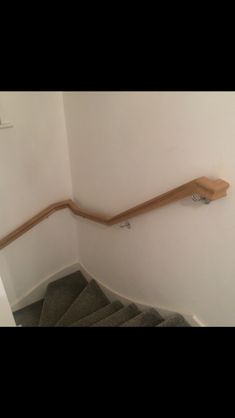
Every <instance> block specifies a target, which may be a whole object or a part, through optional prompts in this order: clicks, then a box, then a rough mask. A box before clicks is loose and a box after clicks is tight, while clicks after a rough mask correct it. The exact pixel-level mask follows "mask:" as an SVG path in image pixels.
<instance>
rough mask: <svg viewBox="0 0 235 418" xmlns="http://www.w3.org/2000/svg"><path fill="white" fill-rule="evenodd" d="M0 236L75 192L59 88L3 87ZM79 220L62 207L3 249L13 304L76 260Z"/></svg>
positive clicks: (1, 268)
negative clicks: (9, 124) (6, 125)
mask: <svg viewBox="0 0 235 418" xmlns="http://www.w3.org/2000/svg"><path fill="white" fill-rule="evenodd" d="M0 118H1V120H2V121H4V120H7V121H9V120H10V121H12V122H13V125H14V127H13V128H9V129H0V196H1V205H0V219H1V222H0V237H3V236H4V235H6V234H7V233H9V232H11V231H12V229H14V228H16V227H17V226H19V225H20V224H21V223H23V222H25V221H26V220H28V218H29V217H31V216H33V215H35V214H36V213H37V212H39V211H40V210H42V209H44V208H45V207H46V206H48V205H49V204H51V203H53V202H56V201H58V200H63V199H66V198H68V197H70V196H72V186H71V176H70V165H69V154H68V147H67V136H66V128H65V119H64V108H63V98H62V93H60V92H0ZM74 225H75V220H74V218H73V217H72V216H71V214H70V213H69V212H67V211H61V212H58V213H56V214H54V215H53V216H52V217H50V218H48V219H47V220H45V221H43V222H42V223H41V224H39V225H37V226H36V227H35V228H34V229H32V230H30V231H29V232H27V233H26V234H25V235H24V236H22V237H21V238H19V239H18V240H17V241H15V242H14V243H12V244H10V245H9V246H8V247H6V249H4V250H1V254H0V257H1V258H0V272H1V274H2V280H3V282H4V286H5V289H6V292H7V296H8V298H9V301H10V303H11V304H14V303H15V302H16V301H18V299H20V298H22V297H23V296H24V295H25V293H27V292H28V291H29V290H30V289H31V288H32V287H34V286H35V284H37V283H38V282H39V281H41V280H43V279H44V278H45V277H47V276H48V275H50V274H53V273H54V272H55V271H58V270H59V268H63V267H64V266H67V265H69V264H72V263H73V262H74V261H75V260H77V252H78V250H77V237H76V232H75V228H74Z"/></svg>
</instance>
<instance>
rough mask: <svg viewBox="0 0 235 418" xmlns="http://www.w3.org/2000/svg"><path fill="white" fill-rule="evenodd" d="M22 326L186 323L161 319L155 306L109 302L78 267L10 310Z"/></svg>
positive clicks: (180, 319)
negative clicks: (22, 305)
mask: <svg viewBox="0 0 235 418" xmlns="http://www.w3.org/2000/svg"><path fill="white" fill-rule="evenodd" d="M13 315H14V318H15V322H16V325H18V326H22V327H189V326H190V325H189V324H188V323H187V322H186V321H185V319H184V318H183V316H182V315H179V314H175V315H172V316H170V317H168V318H167V319H165V320H164V319H163V318H162V317H161V316H160V314H159V313H158V312H157V311H156V310H155V309H152V308H150V309H146V310H144V311H143V312H141V311H140V310H139V309H138V308H137V307H136V306H135V305H134V304H130V305H129V306H124V305H123V304H122V303H121V302H119V301H115V302H110V301H109V300H108V298H107V297H106V295H105V294H104V293H103V291H102V290H101V289H100V287H99V286H98V284H97V283H96V281H95V280H91V281H90V282H88V281H87V280H86V279H85V277H84V276H83V275H82V273H81V272H80V271H77V272H75V273H72V274H70V275H68V276H66V277H63V278H62V279H59V280H56V281H54V282H52V283H50V284H49V285H48V286H47V290H46V293H45V296H44V299H41V300H39V301H37V302H35V303H32V304H31V305H28V306H26V307H25V308H23V309H20V310H18V311H16V312H14V313H13Z"/></svg>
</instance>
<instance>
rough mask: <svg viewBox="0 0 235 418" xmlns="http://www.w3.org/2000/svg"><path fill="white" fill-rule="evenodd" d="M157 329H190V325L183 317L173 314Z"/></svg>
mask: <svg viewBox="0 0 235 418" xmlns="http://www.w3.org/2000/svg"><path fill="white" fill-rule="evenodd" d="M157 327H190V325H189V323H188V322H187V321H186V320H185V319H184V317H183V316H182V315H180V314H173V315H171V316H169V317H168V318H166V319H165V320H164V321H162V322H161V323H160V324H158V325H157Z"/></svg>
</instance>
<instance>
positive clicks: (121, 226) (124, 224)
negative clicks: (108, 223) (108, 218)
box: [119, 221, 131, 229]
mask: <svg viewBox="0 0 235 418" xmlns="http://www.w3.org/2000/svg"><path fill="white" fill-rule="evenodd" d="M119 226H120V228H127V229H131V224H130V222H129V221H126V222H123V223H122V224H120V225H119Z"/></svg>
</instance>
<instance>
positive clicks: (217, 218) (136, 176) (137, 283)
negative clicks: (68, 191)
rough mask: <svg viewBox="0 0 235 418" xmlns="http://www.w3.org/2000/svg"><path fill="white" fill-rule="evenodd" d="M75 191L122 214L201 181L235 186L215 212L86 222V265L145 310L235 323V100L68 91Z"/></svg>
mask: <svg viewBox="0 0 235 418" xmlns="http://www.w3.org/2000/svg"><path fill="white" fill-rule="evenodd" d="M64 105H65V112H66V125H67V132H68V138H69V148H70V158H71V168H72V182H73V193H74V196H75V198H76V199H77V200H78V202H79V203H80V204H81V205H83V206H84V207H86V208H90V209H95V210H98V211H100V212H102V213H106V214H107V215H114V214H116V213H118V212H120V211H122V210H125V209H127V208H129V207H131V206H133V205H136V204H138V203H141V202H142V201H144V200H147V199H150V198H152V197H155V196H156V195H158V194H160V193H163V192H165V191H167V190H169V189H171V188H174V187H176V186H178V185H180V184H182V183H185V182H187V181H190V180H192V179H193V178H196V177H200V176H208V177H211V178H223V179H225V180H226V181H228V182H229V183H230V184H231V188H230V189H229V190H228V197H226V198H224V199H221V200H218V201H216V202H213V203H211V204H209V205H201V204H197V203H193V202H192V201H191V199H185V200H183V201H180V202H178V203H175V204H172V205H170V206H166V207H164V208H161V209H158V210H156V211H153V212H150V213H148V214H145V215H143V216H140V217H137V218H134V219H133V220H131V225H132V229H131V230H125V229H120V228H118V226H116V227H105V226H101V225H98V224H95V223H92V222H90V221H87V220H84V219H81V220H78V221H77V225H78V227H77V231H78V238H79V247H80V248H79V249H80V261H81V262H82V264H83V265H84V266H85V267H86V268H87V269H88V270H89V271H90V272H91V273H92V275H93V276H94V277H96V278H97V279H99V280H100V281H101V282H102V283H103V284H104V285H106V286H108V287H110V288H112V289H113V290H114V291H116V292H118V293H120V294H123V295H125V296H126V297H128V298H130V299H134V300H136V301H139V302H140V303H144V304H150V305H153V306H162V307H165V308H166V309H172V310H175V311H180V312H188V313H192V314H196V315H197V316H198V318H199V319H200V320H201V321H202V322H203V323H204V324H205V325H235V262H234V259H235V216H234V208H235V194H234V193H233V184H234V183H235V93H233V92H231V93H229V92H228V93H226V92H225V93H223V92H221V93H219V92H218V93H217V92H212V93H209V92H208V93H207V92H172V93H171V92H166V93H164V92H133V93H128V92H108V93H105V92H103V93H99V92H97V93H92V92H89V93H73V92H72V93H65V94H64Z"/></svg>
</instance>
